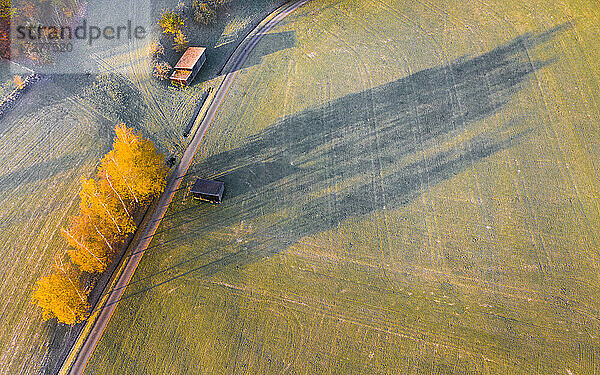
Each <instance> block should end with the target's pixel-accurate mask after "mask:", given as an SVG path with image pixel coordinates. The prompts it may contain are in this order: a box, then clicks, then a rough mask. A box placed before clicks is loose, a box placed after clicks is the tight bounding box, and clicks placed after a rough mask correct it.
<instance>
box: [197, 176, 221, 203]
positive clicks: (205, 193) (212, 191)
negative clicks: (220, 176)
mask: <svg viewBox="0 0 600 375" xmlns="http://www.w3.org/2000/svg"><path fill="white" fill-rule="evenodd" d="M224 191H225V184H224V183H222V182H219V181H212V180H203V179H201V178H198V179H196V182H195V183H194V186H192V188H191V189H190V192H191V193H192V195H193V196H194V198H196V199H201V200H204V201H209V202H212V203H221V201H222V200H223V192H224Z"/></svg>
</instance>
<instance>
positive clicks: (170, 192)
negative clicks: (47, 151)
mask: <svg viewBox="0 0 600 375" xmlns="http://www.w3.org/2000/svg"><path fill="white" fill-rule="evenodd" d="M308 1H310V0H300V1H292V2H290V3H289V4H287V6H285V7H282V8H279V9H278V10H277V11H275V13H274V14H275V16H273V14H271V15H270V16H269V17H268V18H270V20H269V21H268V22H266V23H264V24H261V25H259V26H258V27H257V29H256V30H255V33H253V36H251V37H250V39H246V40H244V41H243V42H242V44H240V46H239V47H238V48H237V49H236V51H235V52H234V54H233V55H232V56H231V58H230V62H231V64H227V65H230V66H231V67H230V68H229V69H228V71H229V73H227V75H226V76H225V78H224V80H223V82H222V83H221V86H220V87H219V89H218V91H217V94H216V95H215V98H214V99H213V102H212V104H211V106H210V107H209V109H208V111H207V112H206V115H205V117H204V119H203V120H202V123H201V124H200V126H199V127H198V130H197V131H196V134H195V135H194V138H193V139H192V141H191V142H190V144H189V145H188V147H187V149H186V150H185V152H184V154H183V157H182V158H181V161H180V162H179V164H178V165H177V167H176V168H175V170H174V171H173V172H172V173H171V175H170V176H169V179H168V181H167V187H166V188H165V191H164V192H163V194H162V195H161V196H160V198H159V203H158V205H157V206H156V208H155V210H154V212H152V214H151V215H152V216H151V217H150V220H148V224H147V225H146V226H145V227H143V228H140V229H139V230H142V231H143V235H142V236H141V240H140V242H138V243H137V244H136V245H135V247H134V248H133V249H132V251H131V254H132V256H131V257H130V258H129V259H128V261H127V265H126V266H125V270H124V271H123V273H122V274H121V276H120V277H119V280H118V281H117V283H116V284H115V287H114V289H113V290H112V291H111V292H110V293H111V294H110V297H109V298H108V300H107V301H106V304H105V306H104V308H103V309H102V311H101V313H100V315H99V316H98V319H97V320H96V322H95V324H94V327H93V328H92V330H91V333H90V335H89V336H88V338H87V340H86V342H85V344H84V345H83V347H82V348H81V351H80V352H79V354H78V356H77V359H76V360H75V363H74V364H73V366H72V367H71V371H70V372H69V374H72V375H78V374H82V373H83V371H84V369H85V366H86V365H87V362H88V360H89V359H90V357H91V356H92V353H93V352H94V349H95V348H96V345H97V344H98V341H100V338H101V337H102V334H103V333H104V329H105V328H106V326H107V325H108V322H109V321H110V318H111V316H112V314H113V312H114V311H115V309H116V308H117V306H118V304H119V301H120V300H121V297H122V296H123V293H125V289H127V285H128V284H129V281H130V280H131V278H132V276H133V274H134V272H135V270H136V268H137V266H138V264H139V263H140V261H141V259H142V257H143V256H144V252H145V250H146V249H147V248H148V245H149V244H150V241H151V240H152V237H153V236H154V233H155V232H156V229H157V228H158V226H159V225H160V222H161V220H162V218H163V217H164V215H165V213H166V211H167V208H168V207H169V204H170V203H171V200H172V199H173V196H174V195H175V192H176V191H177V190H178V189H179V186H180V185H181V181H182V180H183V177H184V176H185V175H186V173H187V170H188V168H189V167H190V165H191V164H192V161H193V160H194V156H195V155H196V152H197V151H198V148H199V147H200V144H201V142H202V139H203V138H204V135H205V134H206V131H207V130H208V128H209V127H210V125H211V124H212V122H213V120H214V118H215V116H216V115H217V113H218V111H219V108H220V107H221V104H222V103H223V101H224V100H225V98H226V96H227V93H228V92H229V88H230V87H231V85H232V84H233V81H234V80H235V77H236V75H237V72H238V70H239V69H240V68H241V67H242V66H243V65H244V62H245V61H246V59H247V58H248V55H249V54H250V52H251V51H252V49H253V48H254V47H255V46H256V45H257V44H258V42H259V41H260V40H261V39H262V37H263V35H264V33H266V32H268V31H269V30H271V29H272V28H273V27H274V26H275V25H277V24H278V23H279V22H280V21H281V20H283V19H284V18H285V17H287V16H288V15H289V14H291V13H292V12H293V11H295V10H296V9H298V8H299V7H301V6H302V5H304V4H305V3H307V2H308Z"/></svg>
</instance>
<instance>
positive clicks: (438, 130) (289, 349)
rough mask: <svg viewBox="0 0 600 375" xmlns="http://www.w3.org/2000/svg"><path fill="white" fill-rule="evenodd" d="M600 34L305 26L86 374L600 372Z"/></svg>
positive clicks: (305, 17) (204, 150)
mask: <svg viewBox="0 0 600 375" xmlns="http://www.w3.org/2000/svg"><path fill="white" fill-rule="evenodd" d="M598 24H600V6H599V5H598V4H597V3H595V2H593V1H584V0H582V1H574V0H562V1H561V0H559V1H556V2H548V1H540V0H519V1H516V0H486V1H485V2H484V1H479V0H477V1H467V0H450V1H446V2H442V1H438V2H434V1H431V2H427V1H418V2H404V1H392V0H383V1H362V0H361V1H355V0H342V1H325V0H315V1H313V2H311V3H309V4H308V5H306V6H305V7H303V8H301V9H300V10H299V11H297V13H296V14H295V15H293V16H291V17H290V18H288V19H286V21H284V23H283V24H282V25H280V26H279V27H278V28H277V29H276V30H274V31H273V32H272V34H273V35H275V37H274V39H277V36H278V35H279V36H280V35H288V36H289V35H293V40H294V46H293V47H292V48H285V49H279V50H278V48H275V50H276V51H277V50H278V51H277V52H274V53H271V54H264V53H261V51H260V47H261V45H260V44H259V46H258V48H259V50H258V51H257V54H258V56H257V57H255V58H254V59H251V62H250V63H249V65H248V66H247V68H246V69H244V70H242V71H241V72H240V73H239V74H238V77H237V81H236V82H235V83H234V85H233V87H232V89H231V91H230V93H229V96H228V98H227V100H226V102H225V103H224V104H223V106H222V107H221V111H220V114H219V115H218V117H217V119H216V121H215V122H214V123H213V124H212V126H211V128H210V130H209V132H208V134H207V136H206V139H205V141H204V144H203V146H202V147H201V150H200V152H199V153H198V155H197V157H196V160H195V163H194V165H193V166H192V168H191V169H190V173H189V175H188V177H187V178H186V180H185V181H184V183H183V184H182V189H180V191H179V192H178V195H177V196H176V199H174V201H173V203H172V204H171V206H170V208H169V211H168V212H167V215H166V217H165V219H164V220H163V222H162V224H161V227H160V228H159V230H158V232H157V235H156V236H155V237H154V240H153V243H152V244H151V246H150V248H149V250H148V251H147V253H146V255H145V257H144V259H143V260H142V263H141V264H140V266H139V267H138V269H137V271H136V274H135V275H134V277H133V280H132V282H131V284H130V286H129V288H128V289H127V291H126V292H125V296H124V298H123V300H122V301H121V303H120V305H119V307H118V308H117V311H116V312H115V314H114V315H113V317H112V320H111V322H110V324H109V326H108V328H107V330H106V331H105V333H104V337H103V338H102V340H101V341H100V343H99V345H98V346H97V348H96V352H95V353H94V356H93V357H92V359H91V361H90V362H89V363H88V366H87V368H86V371H87V373H89V374H167V373H168V374H199V373H202V374H226V373H232V374H233V373H235V374H237V373H240V374H241V373H244V374H246V373H250V374H267V373H281V374H295V373H302V374H359V373H361V374H421V373H423V374H425V373H427V374H479V373H481V374H565V375H570V374H593V373H600V350H599V349H600V338H599V337H598V329H599V328H600V324H599V321H598V316H599V307H600V303H599V302H598V297H600V290H599V275H600V273H599V271H600V259H599V255H600V254H599V252H598V245H599V241H598V230H599V228H600V211H599V198H598V188H599V184H598V177H599V174H598V167H597V166H598V162H600V151H599V150H598V148H597V147H596V145H597V144H598V142H599V139H598V138H599V135H600V133H599V132H598V124H599V122H598V119H599V118H600V112H599V108H598V104H597V103H598V101H600V90H599V83H600V81H599V79H598V77H599V76H600V64H598V61H600V60H599V58H600V50H599V49H598V48H597V46H598V45H599V43H600V35H599V34H598V31H597V25H598ZM286 39H287V40H289V39H291V38H289V37H288V38H286ZM196 176H201V177H209V178H215V179H218V180H221V181H224V182H225V183H226V193H225V195H226V196H225V201H224V203H223V204H221V205H219V206H211V205H208V204H199V203H196V202H194V201H193V200H192V199H191V198H190V195H189V192H188V190H187V189H186V188H187V187H189V186H190V184H191V183H193V181H194V178H195V177H196Z"/></svg>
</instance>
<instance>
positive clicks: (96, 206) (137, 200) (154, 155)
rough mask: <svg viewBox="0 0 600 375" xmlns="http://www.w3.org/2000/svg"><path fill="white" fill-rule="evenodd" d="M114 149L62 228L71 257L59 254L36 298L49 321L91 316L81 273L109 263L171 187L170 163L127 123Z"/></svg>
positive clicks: (85, 181)
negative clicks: (142, 212)
mask: <svg viewBox="0 0 600 375" xmlns="http://www.w3.org/2000/svg"><path fill="white" fill-rule="evenodd" d="M115 133H116V138H115V141H114V144H113V149H112V150H111V151H110V152H109V153H108V154H107V155H106V156H104V158H103V159H102V161H101V162H100V166H99V167H98V170H97V175H96V176H95V178H90V179H85V178H84V179H82V182H81V192H80V193H79V197H80V199H81V202H80V204H79V213H78V214H77V215H75V216H72V217H71V218H70V221H69V226H68V227H67V228H64V229H62V235H63V237H64V238H65V239H66V240H67V241H68V243H69V245H70V247H69V250H68V251H67V254H68V258H69V259H70V261H65V260H63V258H64V257H59V259H58V260H57V261H56V262H55V263H56V264H55V265H54V269H53V272H52V274H50V275H49V276H46V277H43V278H42V279H40V280H39V281H38V282H37V284H36V288H35V290H34V292H33V302H34V303H35V304H37V305H38V306H40V307H41V308H42V309H43V317H44V319H52V318H57V319H58V321H60V322H63V323H66V324H74V323H78V322H80V321H83V320H85V319H86V317H87V314H88V311H89V304H88V301H87V291H86V290H85V288H84V286H83V282H82V272H86V273H91V274H99V273H102V272H104V271H105V270H106V269H107V267H108V266H109V265H110V263H111V261H112V259H113V257H114V255H115V254H116V252H117V250H118V249H119V248H120V246H121V245H122V244H123V242H124V241H125V239H126V238H127V236H128V235H129V234H131V233H133V232H134V231H135V228H136V225H135V222H134V220H133V214H134V212H135V211H136V210H137V209H139V208H141V207H144V206H146V205H147V204H148V203H150V201H152V199H153V198H154V197H156V196H158V195H159V194H160V193H161V192H162V191H163V190H164V188H165V186H166V175H167V167H166V165H165V162H164V157H163V156H162V155H161V154H159V153H158V152H157V150H156V148H155V147H154V144H153V143H152V141H150V140H147V139H144V138H143V137H142V136H141V135H139V134H136V133H135V132H134V131H133V130H132V129H129V128H127V127H126V126H125V125H124V124H120V125H117V126H116V128H115Z"/></svg>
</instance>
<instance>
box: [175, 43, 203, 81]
mask: <svg viewBox="0 0 600 375" xmlns="http://www.w3.org/2000/svg"><path fill="white" fill-rule="evenodd" d="M205 51H206V48H204V47H189V48H188V49H187V50H186V51H185V53H184V54H183V56H181V58H180V59H179V61H178V62H177V64H175V70H173V73H171V77H170V79H171V82H173V83H179V84H183V85H185V86H187V85H189V84H190V83H192V81H193V80H194V77H196V74H198V72H199V71H200V68H201V67H202V65H204V62H205V61H206V55H205V54H204V52H205Z"/></svg>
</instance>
